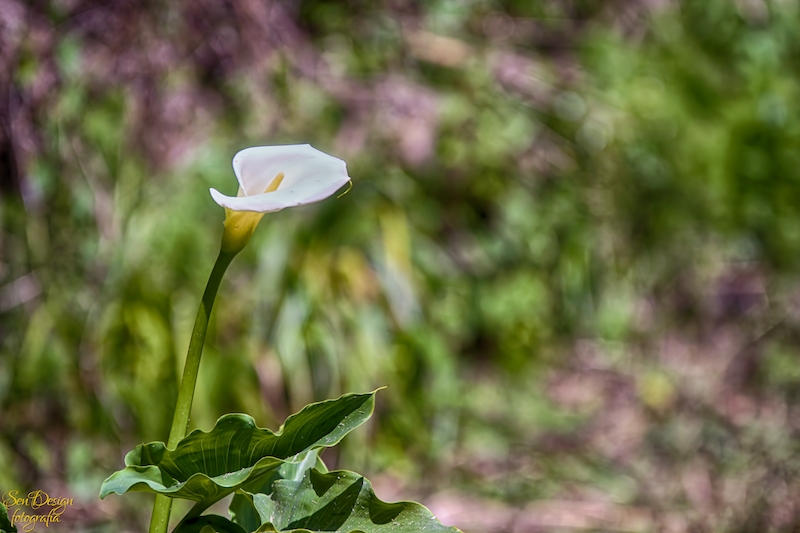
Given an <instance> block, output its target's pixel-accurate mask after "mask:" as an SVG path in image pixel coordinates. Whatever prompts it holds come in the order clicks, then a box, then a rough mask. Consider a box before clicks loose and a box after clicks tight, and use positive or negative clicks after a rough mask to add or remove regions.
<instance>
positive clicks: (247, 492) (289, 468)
mask: <svg viewBox="0 0 800 533" xmlns="http://www.w3.org/2000/svg"><path fill="white" fill-rule="evenodd" d="M304 455H305V456H304V457H303V458H302V460H300V462H298V463H284V464H283V465H281V467H280V468H278V469H277V470H275V471H274V472H273V473H272V475H270V476H269V477H267V478H265V479H263V480H259V481H258V482H257V483H249V484H247V485H245V486H244V487H242V488H243V490H239V491H236V494H234V495H233V500H232V501H231V504H230V506H229V507H228V512H229V513H230V515H231V519H232V520H233V522H234V523H236V524H239V525H240V526H242V527H243V528H244V529H245V530H247V531H254V530H256V529H257V528H258V527H259V526H260V525H261V518H260V517H259V516H258V513H257V512H256V509H255V506H254V504H253V494H251V493H262V494H267V495H268V494H271V493H272V485H273V483H275V482H276V481H278V480H279V479H288V480H293V481H299V480H301V479H303V475H304V474H305V472H306V471H307V470H309V469H310V468H316V469H317V470H319V471H320V472H327V471H328V468H327V467H326V466H325V463H323V462H322V459H320V457H319V450H317V449H314V450H309V451H308V452H306V453H305V454H304Z"/></svg>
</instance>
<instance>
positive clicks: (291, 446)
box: [100, 391, 377, 520]
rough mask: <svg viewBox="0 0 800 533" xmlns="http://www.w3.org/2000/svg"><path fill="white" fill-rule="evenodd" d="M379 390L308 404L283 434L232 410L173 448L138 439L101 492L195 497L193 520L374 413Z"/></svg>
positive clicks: (329, 443) (336, 439) (330, 442)
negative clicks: (140, 442) (231, 494)
mask: <svg viewBox="0 0 800 533" xmlns="http://www.w3.org/2000/svg"><path fill="white" fill-rule="evenodd" d="M376 392H377V391H375V392H372V393H367V394H345V395H344V396H341V397H340V398H337V399H335V400H327V401H323V402H318V403H313V404H310V405H307V406H306V407H305V408H303V410H301V411H300V412H299V413H296V414H294V415H292V416H290V417H289V418H287V419H286V422H285V423H284V424H283V426H282V427H281V429H280V431H278V432H277V433H273V432H272V431H270V430H268V429H261V428H258V427H256V425H255V421H254V420H253V418H252V417H250V416H248V415H243V414H229V415H225V416H222V417H221V418H220V419H219V420H217V423H216V424H215V426H214V428H213V429H212V430H211V431H209V432H203V431H200V430H195V431H193V432H192V433H191V434H189V435H188V436H186V437H185V438H184V439H183V440H181V441H180V442H179V443H178V445H177V447H176V448H175V449H174V450H170V449H168V448H167V447H166V446H165V445H164V443H163V442H152V443H149V444H142V445H139V446H137V447H136V448H135V449H134V450H133V451H131V452H129V453H128V454H127V455H126V457H125V464H126V465H127V466H126V467H125V468H124V469H123V470H120V471H118V472H115V473H114V474H113V475H111V476H110V477H109V478H108V479H106V480H105V481H104V482H103V485H102V487H101V488H100V497H101V498H104V497H105V496H107V495H108V494H111V493H117V494H124V493H125V492H128V491H143V492H152V493H159V494H165V495H167V496H169V497H172V498H183V499H187V500H193V501H196V502H197V504H196V505H195V506H194V508H193V509H192V510H191V511H190V512H189V514H188V515H187V517H186V519H187V520H188V519H191V518H194V517H196V516H198V515H199V514H200V513H201V512H202V511H203V510H205V509H207V508H208V506H210V505H212V504H213V503H214V502H216V501H219V500H220V499H222V498H224V497H225V496H227V495H228V494H230V493H232V492H234V491H235V490H237V489H239V488H241V487H243V486H245V485H247V486H248V487H252V486H254V485H255V484H257V483H258V482H259V481H260V480H266V479H267V478H269V476H270V475H271V474H273V473H274V472H275V471H276V470H278V469H279V468H281V466H283V465H285V464H287V463H296V462H301V461H302V460H303V459H305V458H306V455H302V454H304V452H306V451H308V450H312V449H318V448H323V447H329V446H335V445H336V444H338V443H339V441H341V440H342V438H343V437H344V436H345V435H347V433H349V432H350V431H352V430H353V429H355V428H357V427H358V426H360V425H361V424H363V423H364V422H365V421H366V420H367V419H368V418H369V417H370V416H371V415H372V411H373V409H374V406H375V393H376ZM309 466H312V465H309ZM306 468H307V467H306Z"/></svg>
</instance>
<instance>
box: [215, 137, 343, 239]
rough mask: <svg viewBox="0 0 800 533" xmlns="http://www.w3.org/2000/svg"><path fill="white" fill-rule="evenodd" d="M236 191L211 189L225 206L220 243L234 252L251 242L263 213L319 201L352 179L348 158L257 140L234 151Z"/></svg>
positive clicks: (305, 146)
mask: <svg viewBox="0 0 800 533" xmlns="http://www.w3.org/2000/svg"><path fill="white" fill-rule="evenodd" d="M233 172H234V173H235V174H236V179H237V180H238V181H239V193H238V195H237V196H236V197H231V196H225V195H224V194H222V193H220V192H219V191H217V190H216V189H210V192H211V197H212V198H213V199H214V201H215V202H217V203H218V204H219V205H221V206H222V207H224V208H225V233H224V234H223V237H222V249H223V251H226V252H233V253H236V252H238V251H239V250H241V249H242V248H244V246H245V245H246V244H247V242H248V241H249V240H250V237H251V236H252V234H253V232H254V231H255V229H256V227H257V226H258V223H259V221H260V220H261V217H263V216H264V214H265V213H272V212H275V211H280V210H281V209H284V208H286V207H295V206H299V205H305V204H311V203H314V202H319V201H320V200H324V199H325V198H327V197H329V196H331V195H332V194H333V193H335V192H336V191H337V190H339V189H340V188H341V187H342V186H343V185H344V184H346V183H347V182H349V181H350V176H348V175H347V166H346V164H345V162H344V161H342V160H341V159H338V158H336V157H333V156H330V155H328V154H326V153H325V152H321V151H319V150H317V149H316V148H312V147H311V145H308V144H290V145H283V146H254V147H252V148H245V149H244V150H242V151H240V152H238V153H237V154H236V155H235V156H234V157H233Z"/></svg>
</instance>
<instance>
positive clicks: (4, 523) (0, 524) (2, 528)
mask: <svg viewBox="0 0 800 533" xmlns="http://www.w3.org/2000/svg"><path fill="white" fill-rule="evenodd" d="M0 533H17V528H16V527H15V526H13V525H12V524H11V520H10V519H9V518H8V509H7V508H6V506H5V504H3V503H0Z"/></svg>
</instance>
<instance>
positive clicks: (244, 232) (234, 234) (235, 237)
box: [220, 207, 264, 254]
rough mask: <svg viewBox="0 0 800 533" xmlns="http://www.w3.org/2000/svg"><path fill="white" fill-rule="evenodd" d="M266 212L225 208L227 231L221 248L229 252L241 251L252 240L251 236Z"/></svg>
mask: <svg viewBox="0 0 800 533" xmlns="http://www.w3.org/2000/svg"><path fill="white" fill-rule="evenodd" d="M263 216H264V213H256V212H254V211H234V210H232V209H228V208H227V207H226V208H225V222H224V223H223V225H224V226H225V231H224V232H223V233H222V244H221V245H220V249H221V250H222V251H223V252H227V253H232V254H235V253H239V252H240V251H241V250H242V248H244V247H245V246H247V243H248V242H250V237H252V236H253V232H254V231H255V230H256V228H257V227H258V223H259V222H261V218H262V217H263Z"/></svg>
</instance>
